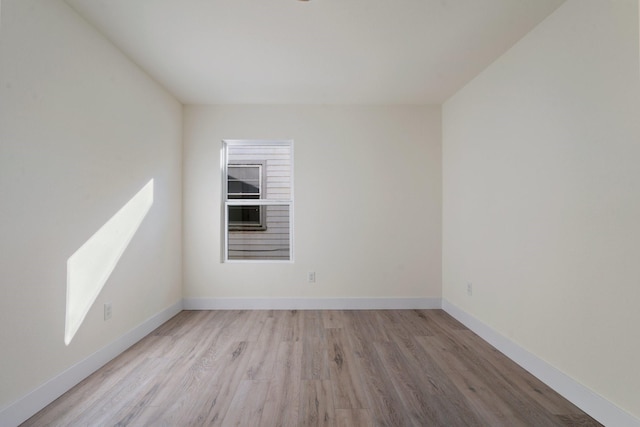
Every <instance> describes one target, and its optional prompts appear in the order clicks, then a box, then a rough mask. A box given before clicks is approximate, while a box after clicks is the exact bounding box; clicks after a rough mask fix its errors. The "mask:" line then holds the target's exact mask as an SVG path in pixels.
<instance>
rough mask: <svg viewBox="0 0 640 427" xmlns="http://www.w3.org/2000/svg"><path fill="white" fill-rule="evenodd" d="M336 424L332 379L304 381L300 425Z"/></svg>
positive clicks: (301, 395)
mask: <svg viewBox="0 0 640 427" xmlns="http://www.w3.org/2000/svg"><path fill="white" fill-rule="evenodd" d="M335 424H336V420H335V411H334V407H333V396H332V392H331V383H330V381H327V380H308V381H302V387H301V390H300V415H299V420H298V425H300V426H334V425H335Z"/></svg>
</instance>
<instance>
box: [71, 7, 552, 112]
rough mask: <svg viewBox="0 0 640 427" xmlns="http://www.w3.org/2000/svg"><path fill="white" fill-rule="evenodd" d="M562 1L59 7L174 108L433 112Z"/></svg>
mask: <svg viewBox="0 0 640 427" xmlns="http://www.w3.org/2000/svg"><path fill="white" fill-rule="evenodd" d="M563 2H564V0H310V1H308V2H304V1H298V0H67V3H68V4H69V5H71V6H72V7H73V8H74V9H75V10H76V11H78V13H80V14H81V15H82V16H83V17H85V18H86V19H87V20H88V21H89V22H90V23H92V24H93V25H94V26H95V27H96V28H97V29H98V30H99V31H100V32H101V33H102V34H104V35H105V36H106V37H107V38H108V39H110V40H111V41H112V42H113V43H114V44H115V45H116V46H118V47H119V48H120V49H121V50H122V51H123V52H125V53H126V54H127V55H128V56H129V57H130V58H131V59H132V60H133V61H134V62H136V63H137V64H139V65H140V66H141V67H142V68H143V69H144V70H145V71H146V72H147V73H149V74H150V75H151V76H153V77H154V78H155V79H156V80H157V81H158V82H160V83H161V84H162V85H163V86H164V87H166V88H167V89H168V90H169V91H170V92H172V93H173V94H174V95H175V96H176V97H177V98H178V99H180V100H181V101H182V102H183V103H186V104H246V103H252V104H255V103H260V104H439V103H441V102H443V101H444V100H446V99H447V98H448V97H450V96H451V95H453V94H454V93H455V92H456V91H457V90H458V89H460V88H461V87H462V86H463V85H464V84H466V83H467V82H468V81H469V80H470V79H472V78H473V77H474V76H476V75H477V74H478V73H479V72H480V71H482V70H483V69H484V68H485V67H486V66H487V65H489V64H490V63H491V62H492V61H494V60H495V59H496V58H497V57H498V56H500V55H501V54H502V53H504V52H505V51H506V50H507V49H508V48H509V47H511V46H512V45H513V44H514V43H515V42H517V41H518V40H519V39H520V38H522V37H523V36H524V35H525V34H526V33H527V32H529V31H530V30H531V29H532V28H533V27H534V26H535V25H537V24H538V23H539V22H540V21H542V20H543V19H544V18H545V17H546V16H548V15H549V14H550V13H551V12H553V11H554V10H555V9H556V8H557V7H558V6H559V5H560V4H562V3H563Z"/></svg>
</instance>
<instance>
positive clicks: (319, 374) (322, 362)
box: [302, 337, 330, 380]
mask: <svg viewBox="0 0 640 427" xmlns="http://www.w3.org/2000/svg"><path fill="white" fill-rule="evenodd" d="M329 375H330V374H329V355H328V351H327V342H326V340H325V339H324V338H318V337H310V338H305V339H303V340H302V379H303V380H328V379H329Z"/></svg>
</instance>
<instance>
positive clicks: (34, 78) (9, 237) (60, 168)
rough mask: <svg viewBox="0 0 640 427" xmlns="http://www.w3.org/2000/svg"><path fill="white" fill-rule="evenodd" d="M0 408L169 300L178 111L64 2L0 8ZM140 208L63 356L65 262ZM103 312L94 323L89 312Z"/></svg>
mask: <svg viewBox="0 0 640 427" xmlns="http://www.w3.org/2000/svg"><path fill="white" fill-rule="evenodd" d="M0 28H1V34H0V37H1V42H0V43H1V44H0V271H1V280H2V283H1V286H0V342H1V343H2V344H1V345H2V350H1V351H0V408H3V407H6V406H7V405H10V404H11V403H12V402H13V401H15V400H17V399H19V398H21V397H22V396H24V395H25V394H26V393H27V392H29V391H32V390H34V389H35V388H36V387H38V386H39V385H41V384H43V383H44V382H45V381H47V380H49V379H51V378H52V377H54V376H55V375H57V374H59V373H60V372H62V371H64V370H65V369H67V368H69V367H70V366H72V365H74V364H76V363H78V362H79V361H81V360H83V359H85V358H86V357H87V356H89V355H91V354H93V353H94V352H96V351H97V350H99V349H101V348H102V347H104V346H106V345H107V344H109V343H111V342H113V341H114V340H116V339H118V338H119V337H121V336H123V335H124V334H125V333H127V332H128V331H129V330H131V329H133V328H134V327H136V326H138V325H139V324H141V323H142V322H143V321H145V320H146V319H148V318H150V317H152V316H153V315H155V314H156V313H158V312H160V311H162V310H163V309H165V308H166V307H168V306H170V305H172V304H174V303H176V302H177V301H180V299H181V257H180V245H181V239H180V233H181V231H180V230H181V226H180V223H181V207H180V203H181V148H182V147H181V133H182V127H181V120H182V118H181V117H182V107H181V105H180V104H179V103H178V102H177V101H176V100H175V99H174V98H173V97H172V96H171V95H169V94H168V93H167V92H165V91H164V90H163V89H161V88H160V87H159V86H158V85H157V84H156V83H155V82H153V81H152V80H151V79H150V78H149V77H148V76H147V75H146V74H144V73H143V72H142V71H141V70H140V69H139V68H137V67H136V66H134V65H132V64H131V62H129V61H128V60H127V59H126V58H125V57H124V55H122V54H121V53H120V52H119V51H118V50H117V49H115V48H114V47H113V46H112V45H111V44H109V43H108V42H107V41H106V40H105V39H104V38H103V37H101V36H100V35H99V34H98V33H97V32H96V31H95V30H94V29H92V28H91V27H90V26H89V25H88V24H87V23H86V22H85V21H84V20H83V19H82V18H80V17H79V16H78V15H77V14H76V13H75V12H73V11H72V10H71V9H70V8H69V7H68V6H67V5H66V4H65V3H64V2H62V1H58V0H8V1H7V0H4V1H3V2H2V24H1V27H0ZM150 179H153V180H154V204H153V206H152V207H151V209H150V211H149V213H148V215H147V217H146V218H145V219H144V220H143V221H142V224H141V226H140V228H139V229H138V231H137V232H136V234H135V235H134V237H133V239H132V240H131V243H130V245H129V247H128V248H127V249H126V250H125V252H124V254H123V256H122V258H121V259H120V262H119V263H118V265H117V266H116V267H115V269H114V271H113V274H112V275H111V277H110V279H109V280H108V281H107V282H106V284H105V287H104V289H103V290H102V292H101V293H100V295H99V296H98V298H97V301H96V303H95V304H94V306H93V307H92V308H91V309H90V311H89V313H88V314H87V317H86V318H85V320H84V323H83V324H82V326H81V327H80V329H79V330H78V332H77V334H76V336H75V337H74V339H73V341H72V342H71V343H70V345H69V346H68V347H67V346H65V343H64V322H65V295H66V294H65V293H66V279H67V271H66V268H67V259H68V258H69V257H70V256H71V255H72V254H73V253H74V252H75V251H76V250H77V249H78V248H79V247H80V246H81V245H82V244H83V243H84V242H85V241H87V239H88V238H89V237H91V236H92V234H93V233H94V232H96V231H97V230H98V229H99V228H100V227H101V226H102V225H103V224H104V223H105V222H106V221H107V220H108V219H109V218H111V216H113V215H114V214H115V213H116V212H117V211H118V210H119V209H120V208H121V207H123V206H124V205H125V203H127V201H128V200H129V199H131V198H132V197H133V196H134V195H135V194H136V193H137V192H138V191H139V190H140V188H142V187H143V186H144V185H145V184H146V183H147V182H149V180H150ZM105 302H111V303H112V305H113V317H112V319H111V320H109V321H108V322H105V321H104V320H103V304H104V303H105Z"/></svg>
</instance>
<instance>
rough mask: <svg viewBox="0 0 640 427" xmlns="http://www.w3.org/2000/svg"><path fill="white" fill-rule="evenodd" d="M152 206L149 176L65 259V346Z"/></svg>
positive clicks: (151, 189) (151, 184) (151, 188)
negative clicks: (115, 211)
mask: <svg viewBox="0 0 640 427" xmlns="http://www.w3.org/2000/svg"><path fill="white" fill-rule="evenodd" d="M151 205H153V179H152V180H151V181H149V182H148V183H147V184H146V185H145V186H144V187H143V188H142V189H141V190H140V191H139V192H138V193H137V194H136V195H135V196H133V197H132V198H131V200H129V201H128V202H127V204H126V205H124V206H123V207H122V208H121V209H120V210H119V211H118V212H117V213H116V214H115V215H113V217H111V219H110V220H109V221H107V222H106V223H105V224H104V225H103V226H102V227H100V229H99V230H98V231H96V232H95V234H94V235H93V236H91V237H90V238H89V240H87V241H86V242H85V243H84V244H83V245H82V246H81V247H80V249H78V250H77V251H76V252H75V253H74V254H73V255H71V256H70V257H69V259H68V260H67V309H66V319H65V330H64V343H65V344H66V345H69V344H70V343H71V340H72V339H73V337H74V335H75V334H76V332H77V331H78V329H79V328H80V325H82V322H83V321H84V318H85V317H86V315H87V313H88V312H89V309H90V308H91V306H92V305H93V303H94V302H95V300H96V298H97V297H98V295H99V294H100V291H101V290H102V287H103V286H104V284H105V283H106V282H107V280H108V279H109V276H111V273H112V272H113V269H114V268H115V267H116V265H117V264H118V261H119V260H120V257H121V256H122V254H123V253H124V251H125V250H126V249H127V246H129V242H131V239H132V238H133V236H134V235H135V233H136V231H137V230H138V227H140V224H142V221H143V220H144V218H145V216H146V215H147V213H148V212H149V209H150V208H151Z"/></svg>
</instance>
